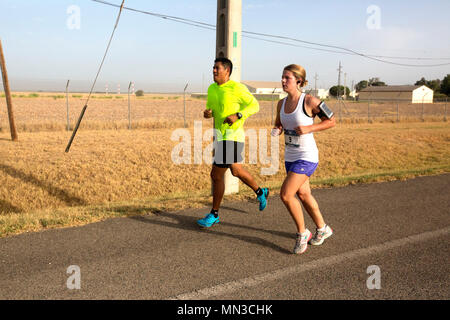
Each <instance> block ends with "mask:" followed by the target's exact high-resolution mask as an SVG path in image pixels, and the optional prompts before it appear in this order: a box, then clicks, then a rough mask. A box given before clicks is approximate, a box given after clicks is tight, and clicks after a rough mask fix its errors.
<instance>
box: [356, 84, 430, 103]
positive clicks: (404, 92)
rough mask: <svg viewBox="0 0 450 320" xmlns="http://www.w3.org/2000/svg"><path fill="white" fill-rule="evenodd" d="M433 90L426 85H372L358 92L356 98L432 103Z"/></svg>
mask: <svg viewBox="0 0 450 320" xmlns="http://www.w3.org/2000/svg"><path fill="white" fill-rule="evenodd" d="M433 94H434V91H433V90H431V89H430V88H428V87H426V86H372V87H367V88H364V89H362V90H361V91H360V92H359V93H358V100H374V101H375V100H379V101H382V100H402V101H410V102H412V103H422V102H424V103H433Z"/></svg>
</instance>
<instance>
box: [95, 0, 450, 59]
mask: <svg viewBox="0 0 450 320" xmlns="http://www.w3.org/2000/svg"><path fill="white" fill-rule="evenodd" d="M91 1H93V2H97V3H101V4H104V5H109V6H113V7H118V5H116V4H113V3H110V2H107V1H103V0H91ZM124 9H126V10H130V11H134V12H138V13H143V14H147V15H151V16H155V17H158V18H162V19H166V20H170V21H174V22H178V23H183V24H187V25H191V26H195V27H198V28H203V29H208V30H216V26H215V25H213V24H209V23H205V22H201V21H196V20H192V19H186V18H181V17H176V16H170V15H165V14H160V13H154V12H150V11H144V10H138V9H134V8H128V7H124ZM242 35H243V36H245V35H249V36H246V37H248V38H251V39H255V40H260V41H266V42H272V43H277V44H282V45H289V46H294V47H301V48H306V49H312V50H318V51H324V52H332V53H339V54H350V55H357V56H360V57H363V58H367V59H371V60H374V61H378V62H382V63H387V64H391V65H398V66H404V67H441V66H446V65H450V63H441V64H407V63H398V62H392V61H388V60H384V59H381V58H389V59H404V60H450V58H416V57H387V56H380V55H369V54H364V53H360V52H357V51H355V50H352V49H348V48H344V47H340V46H334V45H328V44H323V43H318V42H311V41H306V40H301V39H296V38H292V37H287V36H280V35H272V34H267V33H260V32H253V31H246V30H242ZM252 36H259V37H266V38H275V39H280V40H289V41H293V42H300V43H304V44H309V45H314V46H318V47H325V48H329V49H323V48H315V47H306V46H299V45H295V44H291V43H287V42H281V41H276V40H269V39H262V38H257V37H252ZM331 49H335V50H331ZM336 49H337V50H339V51H337V50H336Z"/></svg>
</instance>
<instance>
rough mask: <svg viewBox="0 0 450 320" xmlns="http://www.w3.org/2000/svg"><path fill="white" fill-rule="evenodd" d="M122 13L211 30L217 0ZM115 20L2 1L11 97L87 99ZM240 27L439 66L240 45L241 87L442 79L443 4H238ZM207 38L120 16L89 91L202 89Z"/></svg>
mask: <svg viewBox="0 0 450 320" xmlns="http://www.w3.org/2000/svg"><path fill="white" fill-rule="evenodd" d="M105 1H108V2H111V3H114V4H117V5H120V3H121V1H120V0H105ZM125 6H126V7H129V8H134V9H139V10H144V11H149V12H154V13H160V14H165V15H170V16H177V17H181V18H186V19H191V20H195V21H200V22H204V23H208V24H212V25H215V24H216V6H217V1H216V0H189V1H188V0H185V1H181V0H168V1H160V0H148V1H144V0H126V1H125ZM74 9H75V10H74ZM117 14H118V9H117V8H115V7H112V6H107V5H104V4H101V3H97V2H94V1H92V0H68V1H66V0H45V1H42V0H40V1H39V0H0V39H1V41H2V44H3V50H4V53H5V58H6V64H7V69H8V75H9V79H10V85H11V88H12V90H14V91H38V90H43V91H64V90H65V86H66V83H67V80H69V79H70V81H71V82H70V89H71V90H72V91H88V90H89V89H90V86H91V85H92V83H93V80H94V78H95V75H96V73H97V70H98V67H99V65H100V62H101V59H102V57H103V54H104V52H105V49H106V46H107V44H108V40H109V37H110V36H111V32H112V30H113V27H114V24H115V22H116V18H117ZM242 29H243V30H244V31H251V32H259V33H265V34H271V35H278V36H283V37H290V38H295V39H299V40H303V41H308V42H314V43H320V44H325V45H331V46H338V47H344V48H346V49H350V50H353V51H356V52H358V53H364V54H367V55H377V56H389V57H410V58H421V59H423V58H426V59H430V58H432V59H441V60H411V59H404V58H403V59H393V58H389V59H388V58H383V59H385V60H388V61H391V62H396V63H403V64H413V65H424V64H447V65H444V66H438V67H417V66H414V67H412V66H399V65H392V64H388V63H383V62H380V61H374V60H371V59H367V58H364V57H362V56H358V55H349V54H342V53H334V52H325V51H319V50H313V49H310V48H305V47H304V46H309V47H314V48H322V49H330V48H326V47H317V46H313V45H308V44H304V43H299V42H292V41H287V40H281V39H272V40H276V41H281V42H289V43H290V44H291V45H284V44H279V43H272V42H267V41H261V40H256V39H252V38H248V37H243V38H242V77H241V79H242V80H243V81H245V80H253V81H280V79H281V73H282V70H283V67H284V66H286V65H288V64H291V63H296V64H300V65H302V66H303V67H304V68H305V69H306V72H307V80H309V84H310V86H314V84H315V81H314V76H315V75H317V78H318V80H317V87H318V88H326V89H327V88H329V87H330V86H333V85H336V84H337V81H338V65H339V62H341V63H342V83H343V82H344V73H345V81H346V85H347V86H348V87H350V86H351V85H352V83H354V84H356V83H357V82H359V81H361V80H367V79H369V78H373V77H378V78H380V80H381V81H384V82H386V83H387V84H390V85H405V84H414V83H415V82H416V81H417V80H419V79H420V78H422V77H425V78H426V79H427V80H432V79H443V78H444V77H445V76H446V75H447V74H450V40H449V39H450V38H449V36H448V35H449V34H450V1H449V0H429V1H417V0H370V1H366V0H346V1H335V0H315V1H300V0H297V1H294V0H278V1H272V0H259V1H257V0H242ZM215 38H216V33H215V31H213V30H207V29H203V28H198V27H195V26H191V25H186V24H181V23H177V22H174V21H170V20H167V19H161V18H159V17H155V16H151V15H145V14H142V13H137V12H133V11H129V10H124V11H123V13H122V15H121V18H120V21H119V24H118V27H117V30H116V32H115V36H114V39H113V41H112V44H111V47H110V50H109V53H108V55H107V58H106V60H105V63H104V65H103V68H102V70H101V73H100V76H99V78H98V82H97V85H96V87H95V91H104V90H105V86H106V85H108V90H109V92H115V91H117V86H118V85H120V88H121V92H122V93H124V92H126V91H127V88H128V84H129V82H130V81H132V82H134V83H135V89H136V90H139V89H141V90H144V91H145V92H182V91H183V89H184V87H185V85H186V84H189V86H188V89H187V91H188V92H200V91H205V90H206V88H207V87H208V85H209V84H210V83H211V82H212V66H213V61H214V58H215ZM265 39H269V38H265ZM292 44H295V45H297V46H292ZM298 46H303V47H298ZM332 50H336V49H332ZM443 58H445V60H444V59H443ZM380 59H381V58H380ZM2 89H3V88H2Z"/></svg>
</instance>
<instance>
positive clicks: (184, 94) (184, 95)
mask: <svg viewBox="0 0 450 320" xmlns="http://www.w3.org/2000/svg"><path fill="white" fill-rule="evenodd" d="M188 85H189V83H186V86H185V87H184V90H183V91H184V93H183V101H184V102H183V103H184V127H185V128H186V89H187V87H188Z"/></svg>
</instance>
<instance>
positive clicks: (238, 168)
mask: <svg viewBox="0 0 450 320" xmlns="http://www.w3.org/2000/svg"><path fill="white" fill-rule="evenodd" d="M230 169H231V173H232V174H233V176H235V177H237V178H239V179H240V180H241V181H242V182H244V183H245V184H246V185H247V186H249V187H250V188H251V189H252V190H253V191H254V192H255V194H256V198H257V199H258V201H259V211H263V210H264V209H265V208H266V206H267V199H268V197H269V189H268V188H260V187H259V186H258V184H257V183H256V181H255V179H254V178H253V177H252V175H251V174H250V173H249V172H248V171H247V170H245V168H244V167H243V166H242V164H240V163H233V164H232V165H231V167H230Z"/></svg>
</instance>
